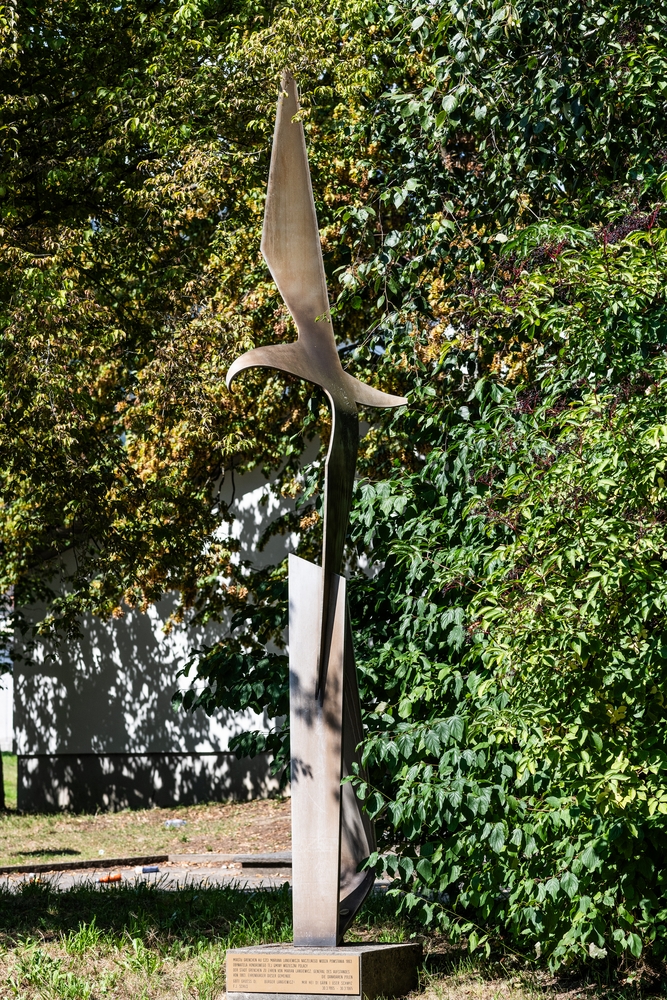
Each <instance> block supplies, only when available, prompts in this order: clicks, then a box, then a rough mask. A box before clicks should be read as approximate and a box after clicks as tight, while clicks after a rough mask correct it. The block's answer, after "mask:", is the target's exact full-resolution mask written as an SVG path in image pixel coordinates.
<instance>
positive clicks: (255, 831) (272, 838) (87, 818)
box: [0, 759, 291, 865]
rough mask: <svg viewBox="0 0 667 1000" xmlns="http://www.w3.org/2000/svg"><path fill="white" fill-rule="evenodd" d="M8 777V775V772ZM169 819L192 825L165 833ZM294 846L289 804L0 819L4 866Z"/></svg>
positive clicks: (218, 805)
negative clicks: (79, 859)
mask: <svg viewBox="0 0 667 1000" xmlns="http://www.w3.org/2000/svg"><path fill="white" fill-rule="evenodd" d="M3 764H6V762H5V760H4V759H3ZM7 773H8V774H10V775H11V770H10V768H7ZM14 773H15V772H14ZM14 801H16V800H15V799H14ZM168 819H184V820H185V821H186V824H187V825H186V826H184V827H182V828H180V829H175V830H174V829H166V828H165V825H164V824H165V821H166V820H168ZM290 845H291V834H290V803H289V799H255V800H254V801H252V802H242V803H241V802H223V803H219V802H216V803H211V804H209V805H200V806H184V807H177V808H173V809H141V810H136V811H130V810H124V811H123V812H117V813H98V814H97V815H81V816H77V815H72V814H70V813H53V814H48V815H19V814H17V813H16V812H11V811H9V812H6V813H0V865H18V864H23V863H28V864H30V863H31V862H33V861H34V862H48V861H57V860H62V861H74V860H76V859H77V858H81V859H82V860H86V859H89V860H92V859H94V858H98V857H100V856H101V854H102V855H103V856H105V857H107V858H114V857H127V856H132V855H134V856H137V855H141V854H199V853H205V852H207V851H216V852H218V851H219V852H221V853H223V854H236V853H240V854H243V853H246V852H253V853H255V852H262V851H286V850H289V849H290Z"/></svg>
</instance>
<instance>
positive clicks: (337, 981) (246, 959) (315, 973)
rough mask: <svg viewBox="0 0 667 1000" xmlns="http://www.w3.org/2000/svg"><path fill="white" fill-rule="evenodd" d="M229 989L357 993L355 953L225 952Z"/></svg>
mask: <svg viewBox="0 0 667 1000" xmlns="http://www.w3.org/2000/svg"><path fill="white" fill-rule="evenodd" d="M227 991H228V992H229V993H336V994H340V995H341V996H345V995H347V996H351V995H354V994H355V993H356V994H358V993H359V956H358V955H345V954H335V955H333V954H322V955H312V954H311V955H299V954H294V955H286V954H284V953H283V954H275V953H274V954H270V953H268V954H267V953H266V952H264V953H262V952H243V953H239V952H228V954H227Z"/></svg>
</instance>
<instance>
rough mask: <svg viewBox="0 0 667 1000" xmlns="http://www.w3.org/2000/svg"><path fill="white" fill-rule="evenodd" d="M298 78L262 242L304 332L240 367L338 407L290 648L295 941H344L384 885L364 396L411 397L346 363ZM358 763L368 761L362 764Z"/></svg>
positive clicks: (396, 402) (300, 566) (372, 399)
mask: <svg viewBox="0 0 667 1000" xmlns="http://www.w3.org/2000/svg"><path fill="white" fill-rule="evenodd" d="M298 110H299V102H298V94H297V87H296V82H295V80H294V78H293V77H292V75H291V74H290V73H289V72H288V71H285V72H284V74H283V78H282V87H281V92H280V96H279V98H278V112H277V117H276V128H275V133H274V139H273V150H272V154H271V167H270V172H269V185H268V192H267V199H266V208H265V214H264V229H263V233H262V243H261V249H262V253H263V255H264V258H265V260H266V262H267V264H268V266H269V269H270V271H271V274H272V276H273V278H274V280H275V282H276V285H277V286H278V289H279V291H280V294H281V295H282V297H283V299H284V301H285V304H286V306H287V308H288V309H289V311H290V313H291V314H292V317H293V318H294V322H295V323H296V327H297V330H298V339H297V341H296V342H295V343H292V344H279V345H274V346H269V347H257V348H255V349H254V350H251V351H248V352H247V353H246V354H244V355H242V356H241V357H240V358H237V360H236V361H235V362H234V363H233V365H232V366H231V367H230V369H229V372H228V373H227V385H228V386H230V385H231V383H232V381H233V379H234V378H235V377H236V376H237V375H238V374H239V372H242V371H244V370H245V369H247V368H253V367H265V368H274V369H278V370H279V371H284V372H289V373H290V374H292V375H297V376H298V377H300V378H303V379H306V380H307V381H309V382H312V383H314V384H315V385H318V386H320V387H321V388H322V389H323V390H324V392H325V393H326V395H327V396H328V398H329V402H330V404H331V414H332V427H331V438H330V443H329V451H328V454H327V459H326V468H325V487H324V489H325V499H324V540H323V549H322V566H321V567H318V566H315V565H314V564H312V563H310V562H307V561H306V560H304V559H300V558H298V557H296V556H290V562H289V600H290V618H289V646H290V726H291V753H292V766H291V779H292V854H293V861H292V872H293V883H292V884H293V908H294V944H295V945H296V946H301V947H305V946H311V947H312V946H314V947H331V946H332V945H336V944H338V943H339V942H340V941H341V939H342V936H343V934H344V933H345V930H346V929H347V927H348V926H349V925H350V923H351V922H352V920H353V919H354V916H355V914H356V912H357V910H358V909H359V907H360V905H361V903H362V902H363V900H364V898H365V896H366V894H367V892H368V891H369V889H370V887H371V886H372V884H373V878H372V875H370V874H369V873H368V872H358V871H357V868H358V866H359V863H360V862H361V861H362V860H363V859H364V858H365V857H367V856H368V855H369V854H370V853H371V851H372V850H373V849H374V835H373V830H372V826H371V824H370V823H369V821H368V819H367V817H366V816H365V814H364V813H363V812H362V810H361V808H360V805H359V802H358V800H357V798H356V796H355V794H354V791H353V789H352V787H351V785H349V784H347V783H346V784H344V785H343V786H342V787H341V778H343V777H345V776H347V775H348V774H350V773H351V770H352V764H353V762H355V761H356V756H355V755H356V746H357V745H358V744H359V742H360V741H361V738H362V727H361V712H360V706H359V694H358V689H357V681H356V668H355V665H354V653H353V648H352V633H351V629H350V623H349V616H348V613H347V605H346V599H345V580H344V578H343V577H342V576H340V572H341V566H342V560H343V550H344V545H345V536H346V533H347V523H348V517H349V513H350V506H351V503H352V488H353V483H354V470H355V465H356V459H357V451H358V446H359V418H358V413H357V404H358V403H359V404H362V405H364V406H378V407H394V406H402V405H404V404H405V403H406V402H407V400H406V399H404V398H402V397H400V396H390V395H388V394H387V393H384V392H380V391H379V390H377V389H373V388H372V387H371V386H368V385H364V384H363V383H362V382H359V381H357V379H355V378H353V377H352V376H351V375H348V374H347V373H346V372H345V371H344V370H343V368H342V366H341V363H340V358H339V356H338V351H337V349H336V341H335V339H334V333H333V327H332V323H331V315H330V311H329V298H328V294H327V284H326V277H325V273H324V262H323V260H322V249H321V246H320V237H319V232H318V228H317V217H316V214H315V203H314V200H313V192H312V187H311V181H310V170H309V167H308V154H307V152H306V143H305V138H304V132H303V126H302V124H301V122H300V121H297V120H296V116H297V112H298ZM357 763H358V761H357Z"/></svg>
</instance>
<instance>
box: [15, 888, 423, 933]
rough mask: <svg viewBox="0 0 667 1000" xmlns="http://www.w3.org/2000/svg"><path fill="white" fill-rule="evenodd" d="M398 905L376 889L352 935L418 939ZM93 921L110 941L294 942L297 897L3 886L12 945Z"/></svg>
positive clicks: (236, 891) (265, 892)
mask: <svg viewBox="0 0 667 1000" xmlns="http://www.w3.org/2000/svg"><path fill="white" fill-rule="evenodd" d="M396 905H397V904H396V902H395V901H394V900H391V899H389V898H387V896H386V895H385V894H384V893H382V894H380V893H374V894H372V895H371V896H370V897H369V898H368V899H367V900H366V903H365V904H364V907H363V908H362V910H361V912H360V914H359V916H358V918H357V921H356V922H355V924H354V927H353V930H352V933H348V935H347V937H346V940H364V939H365V940H375V941H407V940H409V939H410V938H414V937H415V936H416V935H417V933H418V930H419V928H418V926H417V925H411V923H410V922H409V921H408V920H406V919H405V918H403V917H398V916H397V915H396ZM92 923H94V924H95V927H96V933H98V934H102V935H103V936H104V938H105V940H106V942H107V944H108V945H112V944H114V943H115V944H118V943H119V942H120V941H121V940H123V939H125V940H126V939H127V938H128V936H129V937H131V938H138V939H141V940H143V941H144V942H145V943H146V944H147V945H149V946H150V947H156V948H158V949H160V948H169V947H170V946H171V945H172V944H173V943H174V942H175V941H176V940H179V941H180V942H182V943H183V944H184V945H194V944H196V943H198V942H202V941H205V940H215V941H216V942H218V943H220V944H222V945H223V946H224V947H243V946H244V945H251V944H261V943H264V942H271V941H274V942H280V941H291V939H292V897H291V892H290V888H289V885H288V884H287V883H286V884H285V885H283V886H282V887H281V888H278V889H259V890H256V891H248V890H247V889H241V888H238V887H236V886H234V885H233V884H231V885H222V886H220V885H218V886H210V885H197V884H192V883H191V884H187V885H185V886H183V887H182V888H178V889H167V888H164V887H162V886H161V885H160V882H159V881H158V882H155V883H147V882H140V883H138V884H136V885H123V884H120V885H110V886H100V885H99V884H97V883H95V882H93V881H92V880H91V881H90V882H86V883H83V884H80V885H78V886H75V887H74V888H70V889H65V890H60V889H58V888H57V887H56V886H55V885H54V884H52V883H51V882H49V880H48V879H47V880H44V881H40V882H26V883H24V884H23V885H22V886H21V887H20V888H14V889H12V890H10V889H9V888H7V887H6V886H5V887H1V888H0V945H4V946H5V947H11V946H12V945H14V944H16V943H18V942H20V941H24V940H25V939H26V938H32V939H34V938H39V939H41V940H43V941H49V940H55V939H60V938H62V937H63V936H64V937H67V936H68V935H71V934H72V933H75V932H77V931H80V930H81V929H82V928H85V927H87V926H89V925H91V924H92Z"/></svg>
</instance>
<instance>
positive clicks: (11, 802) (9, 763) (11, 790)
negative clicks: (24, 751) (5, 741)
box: [2, 751, 16, 809]
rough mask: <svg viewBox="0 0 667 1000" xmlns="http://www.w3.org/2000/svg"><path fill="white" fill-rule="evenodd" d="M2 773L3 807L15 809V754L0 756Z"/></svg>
mask: <svg viewBox="0 0 667 1000" xmlns="http://www.w3.org/2000/svg"><path fill="white" fill-rule="evenodd" d="M2 773H3V777H4V783H5V805H6V807H7V809H16V754H13V753H5V752H4V751H3V754H2Z"/></svg>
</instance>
